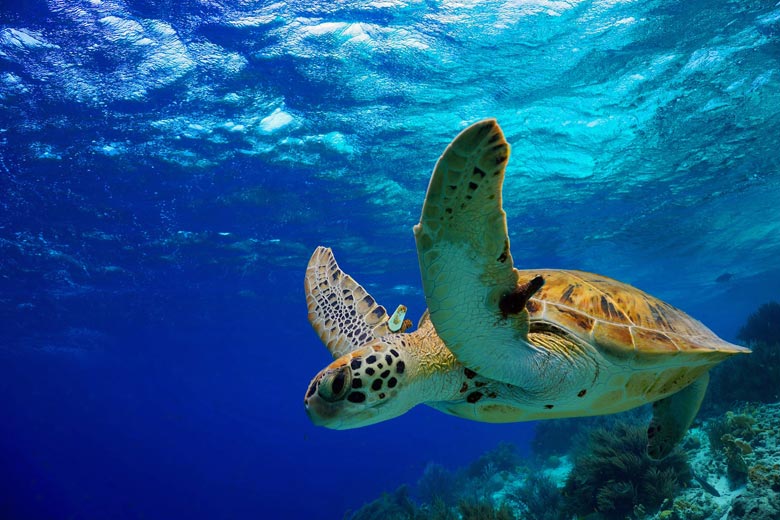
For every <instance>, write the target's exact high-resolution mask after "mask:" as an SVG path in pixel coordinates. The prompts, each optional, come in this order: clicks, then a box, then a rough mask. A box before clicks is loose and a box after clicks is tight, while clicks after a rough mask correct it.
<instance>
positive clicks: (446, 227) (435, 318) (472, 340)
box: [414, 119, 539, 384]
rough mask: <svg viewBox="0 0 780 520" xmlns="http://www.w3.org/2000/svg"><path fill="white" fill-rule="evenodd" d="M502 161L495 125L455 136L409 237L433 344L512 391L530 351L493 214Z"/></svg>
mask: <svg viewBox="0 0 780 520" xmlns="http://www.w3.org/2000/svg"><path fill="white" fill-rule="evenodd" d="M508 159H509V145H508V144H507V142H506V140H505V139H504V135H503V133H502V132H501V129H500V128H499V126H498V124H497V123H496V121H495V120H493V119H489V120H486V121H481V122H479V123H476V124H474V125H472V126H470V127H468V128H467V129H466V130H464V131H463V132H461V134H460V135H458V137H456V138H455V140H454V141H453V142H452V143H451V144H450V145H449V146H448V147H447V149H446V151H445V152H444V154H443V155H442V156H441V158H440V159H439V162H438V163H437V164H436V168H435V169H434V172H433V176H432V177H431V181H430V184H429V185H428V193H427V195H426V197H425V203H424V205H423V210H422V216H421V218H420V223H419V224H418V225H417V226H415V227H414V236H415V239H416V242H417V256H418V259H419V262H420V271H421V274H422V282H423V290H424V293H425V300H426V303H427V304H428V308H429V310H430V314H431V321H432V322H433V324H434V326H435V327H436V331H437V332H438V333H439V336H440V337H441V339H442V340H444V343H445V344H446V345H447V347H448V348H449V349H450V350H451V351H452V352H453V354H455V356H456V357H457V358H458V361H460V362H461V363H463V364H464V365H465V366H467V367H469V368H470V369H472V370H474V371H476V372H478V373H480V374H482V375H484V376H486V377H490V378H493V379H497V380H499V381H503V382H505V383H510V384H512V383H514V384H517V383H518V382H520V381H522V380H523V376H524V375H525V374H528V373H529V371H530V370H531V368H530V367H528V366H526V364H525V362H524V361H525V359H527V358H528V355H527V354H528V353H530V352H531V351H533V347H531V346H529V345H528V343H527V334H528V313H527V312H526V311H525V310H524V307H525V303H526V301H527V298H528V297H530V295H531V294H532V293H533V291H531V290H529V291H527V292H528V294H518V293H517V292H516V291H517V289H519V288H522V287H519V286H518V276H517V273H516V271H515V270H514V266H513V262H512V254H511V253H510V251H509V237H508V235H507V227H506V213H504V210H503V209H502V207H501V186H502V183H503V181H504V168H505V166H506V163H507V160H508ZM530 283H531V282H529V284H530ZM525 288H526V289H534V290H535V289H538V288H539V284H538V282H536V283H533V284H531V285H530V286H528V285H527V286H526V287H525ZM524 351H526V352H524Z"/></svg>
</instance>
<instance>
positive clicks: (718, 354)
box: [518, 270, 750, 364]
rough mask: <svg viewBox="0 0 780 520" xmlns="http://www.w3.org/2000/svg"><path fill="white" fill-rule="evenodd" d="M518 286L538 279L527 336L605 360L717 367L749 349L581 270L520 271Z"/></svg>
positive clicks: (650, 298)
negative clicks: (683, 360) (567, 339)
mask: <svg viewBox="0 0 780 520" xmlns="http://www.w3.org/2000/svg"><path fill="white" fill-rule="evenodd" d="M518 274H519V283H523V282H525V281H527V280H529V279H531V278H533V277H534V276H539V275H541V276H542V277H543V278H544V280H545V284H544V286H543V287H542V288H541V289H540V290H539V291H538V292H537V293H536V294H535V295H534V297H533V298H531V299H530V300H529V301H528V304H527V306H526V308H527V310H528V313H529V315H530V320H531V323H530V327H531V332H533V331H535V330H536V331H542V330H554V331H557V332H559V333H563V334H570V335H572V336H575V337H576V338H579V339H580V340H582V341H584V342H586V343H589V344H590V345H592V346H594V347H596V348H597V349H600V350H601V351H602V352H603V353H604V354H605V355H607V356H611V357H614V358H618V359H620V360H628V361H633V362H637V363H640V364H645V363H648V364H653V363H663V362H664V361H666V360H668V358H669V357H670V356H675V357H676V356H679V355H684V356H686V357H687V356H695V357H697V358H699V360H700V361H702V362H717V361H720V360H722V359H723V358H725V357H727V356H729V355H731V354H736V353H744V352H750V350H749V349H746V348H744V347H740V346H738V345H733V344H731V343H728V342H726V341H723V340H722V339H720V338H719V337H718V336H716V335H715V333H713V332H712V331H711V330H710V329H708V328H707V327H705V326H704V325H703V324H702V323H701V322H699V321H698V320H695V319H693V318H691V317H690V316H688V315H687V314H685V313H684V312H683V311H681V310H679V309H677V308H676V307H673V306H672V305H669V304H668V303H665V302H663V301H661V300H659V299H658V298H654V297H653V296H650V295H649V294H647V293H645V292H643V291H640V290H639V289H637V288H635V287H632V286H630V285H627V284H624V283H621V282H618V281H617V280H613V279H611V278H607V277H606V276H601V275H597V274H592V273H586V272H582V271H565V270H520V271H518Z"/></svg>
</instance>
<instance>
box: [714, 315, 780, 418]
mask: <svg viewBox="0 0 780 520" xmlns="http://www.w3.org/2000/svg"><path fill="white" fill-rule="evenodd" d="M737 338H738V340H739V341H740V342H742V343H744V344H745V345H747V346H748V347H750V348H751V349H752V350H753V353H752V354H750V355H743V356H735V357H734V358H732V359H729V360H727V361H726V362H725V363H723V364H721V365H719V366H717V367H715V368H714V369H713V370H712V371H711V380H710V391H709V392H708V395H707V398H706V399H705V402H704V404H703V408H704V409H705V411H709V412H710V413H712V412H722V411H723V410H725V409H728V408H729V407H730V406H732V404H733V403H734V402H739V401H749V402H759V403H773V402H777V401H779V400H780V387H778V385H777V381H778V380H780V303H777V302H770V303H765V304H763V305H761V306H760V307H759V308H758V310H756V311H755V312H754V313H753V314H751V315H750V316H749V317H748V319H747V321H746V323H745V324H744V325H743V326H742V328H741V329H740V331H739V334H738V335H737Z"/></svg>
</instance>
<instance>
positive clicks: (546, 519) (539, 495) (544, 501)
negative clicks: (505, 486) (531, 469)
mask: <svg viewBox="0 0 780 520" xmlns="http://www.w3.org/2000/svg"><path fill="white" fill-rule="evenodd" d="M512 498H514V500H515V501H516V502H517V503H518V505H519V508H520V510H521V512H522V514H521V517H522V518H525V519H528V520H564V519H567V518H568V517H567V515H566V514H565V512H564V508H563V505H564V504H563V494H562V493H561V490H560V489H559V488H558V484H557V483H556V482H555V480H554V479H553V478H552V477H550V476H549V475H548V474H545V473H531V474H530V475H528V477H526V479H525V481H524V482H523V484H522V485H521V486H520V487H518V488H517V489H516V491H515V492H514V494H513V496H512Z"/></svg>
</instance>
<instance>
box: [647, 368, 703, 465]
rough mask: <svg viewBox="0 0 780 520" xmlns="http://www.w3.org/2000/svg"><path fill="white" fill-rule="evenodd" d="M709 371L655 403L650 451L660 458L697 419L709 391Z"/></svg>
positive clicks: (649, 443)
mask: <svg viewBox="0 0 780 520" xmlns="http://www.w3.org/2000/svg"><path fill="white" fill-rule="evenodd" d="M709 381H710V375H709V374H708V373H707V372H705V373H704V374H702V375H701V376H699V378H698V379H696V380H695V381H694V382H693V383H691V384H690V385H688V386H686V387H685V388H683V389H682V390H680V391H679V392H677V393H674V394H672V395H670V396H669V397H665V398H664V399H661V400H659V401H656V402H654V403H653V419H652V420H651V421H650V426H649V427H648V428H647V454H648V455H649V456H650V458H651V459H655V460H660V459H663V458H664V457H666V456H667V455H669V453H671V451H672V450H673V449H674V447H675V446H676V445H677V443H678V442H680V441H681V440H682V438H683V437H685V432H687V431H688V428H690V426H691V423H693V419H694V417H696V414H697V413H698V412H699V407H700V406H701V402H702V400H703V399H704V394H705V393H706V391H707V383H709Z"/></svg>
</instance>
